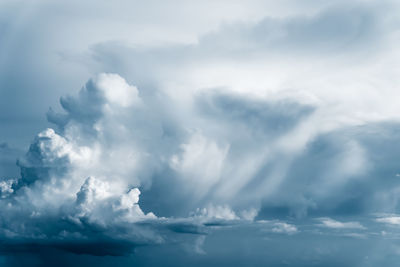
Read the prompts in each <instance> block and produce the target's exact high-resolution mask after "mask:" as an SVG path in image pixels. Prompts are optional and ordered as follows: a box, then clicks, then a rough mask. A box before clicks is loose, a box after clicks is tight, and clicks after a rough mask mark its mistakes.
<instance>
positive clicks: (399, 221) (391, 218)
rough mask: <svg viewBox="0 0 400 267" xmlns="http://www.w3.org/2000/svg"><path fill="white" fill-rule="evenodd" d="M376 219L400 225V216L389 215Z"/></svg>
mask: <svg viewBox="0 0 400 267" xmlns="http://www.w3.org/2000/svg"><path fill="white" fill-rule="evenodd" d="M376 221H377V222H381V223H386V224H390V225H400V216H388V217H382V218H377V219H376Z"/></svg>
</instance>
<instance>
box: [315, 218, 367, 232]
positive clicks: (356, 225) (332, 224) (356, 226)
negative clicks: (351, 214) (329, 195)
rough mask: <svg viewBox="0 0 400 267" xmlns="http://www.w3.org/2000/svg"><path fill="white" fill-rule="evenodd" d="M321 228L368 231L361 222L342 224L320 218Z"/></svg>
mask: <svg viewBox="0 0 400 267" xmlns="http://www.w3.org/2000/svg"><path fill="white" fill-rule="evenodd" d="M319 221H320V222H321V224H320V226H323V227H327V228H333V229H366V228H365V227H364V226H363V225H362V224H361V223H359V222H340V221H336V220H333V219H331V218H328V217H324V218H319Z"/></svg>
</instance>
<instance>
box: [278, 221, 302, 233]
mask: <svg viewBox="0 0 400 267" xmlns="http://www.w3.org/2000/svg"><path fill="white" fill-rule="evenodd" d="M271 231H272V232H273V233H279V234H289V235H291V234H295V233H297V232H298V230H297V227H296V226H294V225H292V224H288V223H285V222H277V223H274V226H273V228H272V230H271Z"/></svg>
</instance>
